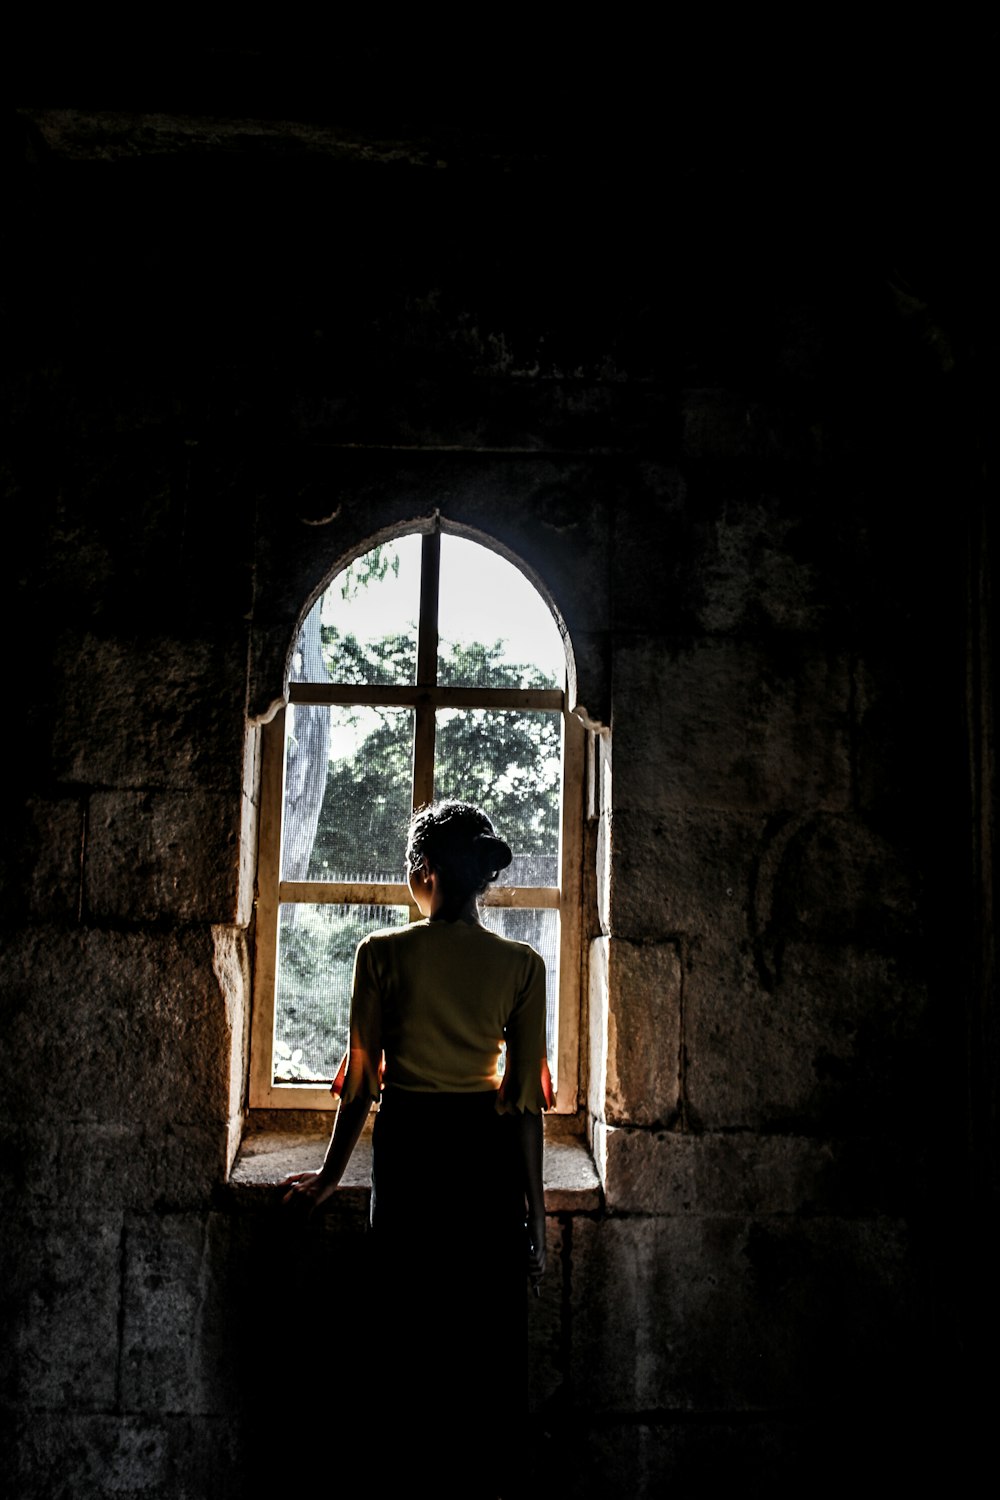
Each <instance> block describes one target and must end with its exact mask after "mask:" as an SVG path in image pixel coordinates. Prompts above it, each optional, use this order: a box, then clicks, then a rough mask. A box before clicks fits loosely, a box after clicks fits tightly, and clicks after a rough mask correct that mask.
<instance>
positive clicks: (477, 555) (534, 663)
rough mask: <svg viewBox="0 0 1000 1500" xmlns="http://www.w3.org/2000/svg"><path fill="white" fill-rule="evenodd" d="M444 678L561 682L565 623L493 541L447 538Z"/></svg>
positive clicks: (464, 683) (534, 684) (447, 681)
mask: <svg viewBox="0 0 1000 1500" xmlns="http://www.w3.org/2000/svg"><path fill="white" fill-rule="evenodd" d="M440 596H441V603H440V609H439V613H438V682H439V683H441V684H442V685H443V686H447V687H486V688H503V687H517V688H561V687H562V684H563V676H564V673H565V653H564V650H563V643H562V638H561V637H560V634H559V630H558V627H557V626H556V623H555V621H554V620H553V618H552V615H551V614H550V613H549V610H548V608H547V606H546V604H545V601H544V600H543V599H542V597H541V595H540V594H538V593H537V592H536V590H535V589H534V588H533V587H532V585H531V584H530V583H529V582H528V580H527V579H526V578H525V576H524V574H523V573H521V572H519V571H518V569H517V568H515V567H514V565H513V563H509V562H507V560H506V558H503V557H499V556H498V555H497V554H496V553H495V552H490V551H489V550H488V548H486V547H480V546H478V545H477V544H476V543H475V542H467V541H465V540H464V539H463V538H462V537H456V536H442V538H441V586H440Z"/></svg>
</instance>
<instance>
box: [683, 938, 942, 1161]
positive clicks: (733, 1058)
mask: <svg viewBox="0 0 1000 1500" xmlns="http://www.w3.org/2000/svg"><path fill="white" fill-rule="evenodd" d="M928 1019H929V1018H928V1013H927V994H926V987H925V983H924V981H923V980H922V979H921V978H920V977H917V976H915V975H914V974H913V973H911V972H910V971H909V966H906V967H904V966H903V965H901V964H900V963H899V962H897V961H896V960H895V959H894V958H893V957H892V956H890V955H887V954H885V953H882V952H879V951H877V950H873V949H869V948H865V947H860V946H857V945H852V944H849V943H847V942H842V943H833V942H830V943H822V942H819V943H810V942H806V941H798V942H791V941H789V942H786V943H785V944H784V945H783V946H782V947H781V949H780V971H779V975H778V977H777V978H774V977H772V976H770V975H769V973H768V971H767V970H766V968H764V967H763V966H762V964H761V963H760V961H759V958H758V956H757V955H755V953H754V950H753V947H752V945H751V944H750V943H749V942H748V943H745V944H743V945H741V946H740V947H739V948H726V949H720V948H718V947H716V946H715V945H713V944H712V943H711V942H710V941H708V940H706V941H705V942H704V943H703V944H701V945H699V946H698V947H697V948H696V949H695V948H692V949H691V950H689V964H688V969H687V971H686V973H685V981H684V1047H685V1056H686V1069H685V1082H684V1086H685V1093H686V1101H687V1111H688V1119H689V1121H690V1122H691V1123H692V1124H693V1125H697V1127H698V1128H700V1129H707V1130H717V1129H720V1128H728V1129H733V1128H742V1129H757V1130H765V1131H768V1130H775V1129H777V1130H779V1131H796V1132H800V1133H808V1134H820V1135H824V1134H832V1135H841V1134H843V1135H865V1134H869V1133H871V1132H875V1133H876V1134H880V1133H883V1132H888V1133H889V1134H890V1135H900V1134H902V1133H904V1132H906V1131H907V1130H908V1129H909V1128H910V1126H911V1124H912V1125H914V1126H915V1125H916V1123H917V1121H918V1120H919V1118H920V1115H921V1113H922V1111H923V1110H924V1109H925V1108H926V1099H927V1098H928V1097H930V1096H931V1094H932V1092H933V1088H934V1080H933V1071H932V1065H933V1055H932V1050H931V1042H930V1037H929V1034H928ZM921 1100H923V1101H924V1102H923V1104H922V1103H921Z"/></svg>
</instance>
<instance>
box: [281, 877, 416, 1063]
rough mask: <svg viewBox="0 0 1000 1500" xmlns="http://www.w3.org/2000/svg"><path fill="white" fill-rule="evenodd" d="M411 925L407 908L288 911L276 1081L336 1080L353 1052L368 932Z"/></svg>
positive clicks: (301, 906)
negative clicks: (351, 1034)
mask: <svg viewBox="0 0 1000 1500" xmlns="http://www.w3.org/2000/svg"><path fill="white" fill-rule="evenodd" d="M407 920H408V913H407V909H406V907H400V906H338V905H307V904H304V903H301V904H297V905H295V906H289V905H282V906H281V908H280V910H279V915H278V963H277V976H278V977H277V985H276V991H275V1003H274V1069H273V1072H274V1082H275V1083H291V1082H295V1081H297V1082H300V1083H301V1082H309V1081H317V1080H320V1081H324V1080H325V1081H330V1080H332V1078H333V1075H334V1072H335V1071H336V1068H337V1064H338V1063H339V1062H340V1059H341V1058H342V1057H343V1055H344V1049H345V1048H346V1046H347V1036H348V1027H349V1025H350V1018H351V980H352V978H353V974H354V950H355V948H356V947H357V945H358V943H359V942H360V941H361V939H362V938H363V937H365V936H366V935H367V934H368V933H369V932H376V931H378V930H379V929H380V928H384V927H401V926H403V925H404V924H405V923H406V921H407Z"/></svg>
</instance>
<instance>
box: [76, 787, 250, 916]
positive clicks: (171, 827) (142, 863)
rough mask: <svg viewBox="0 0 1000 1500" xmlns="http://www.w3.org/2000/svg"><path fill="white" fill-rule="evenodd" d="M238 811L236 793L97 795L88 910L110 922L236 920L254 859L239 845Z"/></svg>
mask: <svg viewBox="0 0 1000 1500" xmlns="http://www.w3.org/2000/svg"><path fill="white" fill-rule="evenodd" d="M240 811H241V798H240V796H239V794H238V793H237V794H235V795H233V796H228V795H222V794H219V793H215V792H97V793H95V794H94V795H93V796H92V797H91V799H90V811H89V816H88V820H87V843H86V855H85V861H84V896H85V902H86V910H87V912H88V913H89V914H90V915H91V916H93V917H96V918H98V919H103V920H110V921H129V922H149V921H157V920H159V919H162V918H164V917H169V918H171V919H172V920H174V921H178V922H192V921H207V922H223V923H225V922H237V921H238V920H239V917H240V914H241V912H240V908H241V900H240V896H241V891H244V890H245V887H246V880H245V877H244V876H242V875H241V863H242V862H244V861H246V860H249V857H250V853H249V850H248V849H247V848H246V846H245V845H243V846H242V847H241V839H240V832H241V828H240ZM123 870H127V871H128V875H129V878H128V879H127V880H123V879H122V871H123ZM243 904H244V905H245V898H244V902H243Z"/></svg>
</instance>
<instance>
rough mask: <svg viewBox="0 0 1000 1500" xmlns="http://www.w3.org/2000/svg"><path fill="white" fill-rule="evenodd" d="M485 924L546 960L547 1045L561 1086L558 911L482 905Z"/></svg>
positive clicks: (554, 1081) (556, 1084)
mask: <svg viewBox="0 0 1000 1500" xmlns="http://www.w3.org/2000/svg"><path fill="white" fill-rule="evenodd" d="M480 914H481V916H482V922H483V926H484V927H489V928H490V929H491V930H492V931H493V932H498V933H499V934H500V936H501V937H505V938H514V939H515V940H516V941H517V942H519V943H530V944H531V946H532V948H534V950H535V952H536V953H540V954H541V955H542V958H543V959H544V960H545V1045H546V1050H547V1053H548V1059H549V1072H550V1073H551V1074H552V1087H553V1088H558V1087H559V1080H558V1078H557V1076H556V1070H557V1068H558V1064H559V913H558V912H557V911H534V910H530V909H528V910H521V909H518V908H513V907H503V906H483V907H481V908H480Z"/></svg>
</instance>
